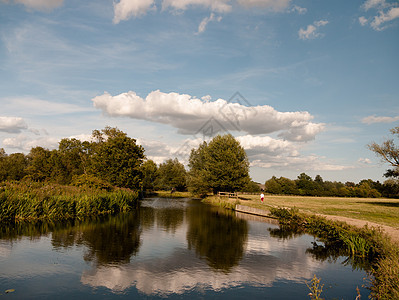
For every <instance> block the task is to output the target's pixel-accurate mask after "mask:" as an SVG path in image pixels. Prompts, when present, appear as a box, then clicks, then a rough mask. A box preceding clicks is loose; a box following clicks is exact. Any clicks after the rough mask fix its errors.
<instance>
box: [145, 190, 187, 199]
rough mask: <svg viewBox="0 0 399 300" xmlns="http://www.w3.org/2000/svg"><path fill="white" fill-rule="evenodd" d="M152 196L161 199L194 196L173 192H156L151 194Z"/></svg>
mask: <svg viewBox="0 0 399 300" xmlns="http://www.w3.org/2000/svg"><path fill="white" fill-rule="evenodd" d="M151 196H155V197H160V198H192V195H191V194H190V193H189V192H177V191H176V192H173V193H171V192H170V191H155V192H153V193H151Z"/></svg>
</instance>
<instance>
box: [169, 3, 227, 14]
mask: <svg viewBox="0 0 399 300" xmlns="http://www.w3.org/2000/svg"><path fill="white" fill-rule="evenodd" d="M230 2H231V0H163V2H162V8H163V9H166V8H169V7H172V8H173V9H175V10H186V9H188V8H189V7H191V6H199V7H203V8H208V9H210V10H211V11H214V12H219V13H226V12H230V11H231V5H230Z"/></svg>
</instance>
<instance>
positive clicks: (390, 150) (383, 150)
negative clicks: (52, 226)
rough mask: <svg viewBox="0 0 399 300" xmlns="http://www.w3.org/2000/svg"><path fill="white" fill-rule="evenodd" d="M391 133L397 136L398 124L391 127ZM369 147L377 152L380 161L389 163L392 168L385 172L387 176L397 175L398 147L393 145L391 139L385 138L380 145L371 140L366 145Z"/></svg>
mask: <svg viewBox="0 0 399 300" xmlns="http://www.w3.org/2000/svg"><path fill="white" fill-rule="evenodd" d="M391 133H392V134H393V135H397V136H398V137H399V126H398V127H395V128H393V129H391ZM368 147H369V149H370V150H371V151H373V152H374V153H375V154H377V155H378V156H379V157H380V158H381V159H382V161H384V162H387V163H389V164H390V165H391V166H392V167H394V169H390V170H388V171H387V173H385V176H387V177H399V148H398V147H397V146H396V145H395V142H394V140H393V139H389V140H386V141H385V142H383V143H382V144H381V145H379V144H377V143H375V142H373V143H371V144H369V145H368Z"/></svg>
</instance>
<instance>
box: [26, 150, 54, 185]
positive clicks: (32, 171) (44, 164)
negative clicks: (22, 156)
mask: <svg viewBox="0 0 399 300" xmlns="http://www.w3.org/2000/svg"><path fill="white" fill-rule="evenodd" d="M27 157H28V166H27V168H26V173H27V177H28V178H30V179H32V180H34V181H45V180H47V179H49V178H51V173H52V169H53V167H54V166H53V164H52V163H51V160H50V157H51V151H50V150H48V149H45V148H43V147H34V148H32V149H31V150H30V152H29V154H28V155H27Z"/></svg>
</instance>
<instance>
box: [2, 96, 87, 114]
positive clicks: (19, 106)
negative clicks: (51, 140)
mask: <svg viewBox="0 0 399 300" xmlns="http://www.w3.org/2000/svg"><path fill="white" fill-rule="evenodd" d="M2 109H4V110H10V111H11V110H12V111H18V112H19V113H24V114H30V115H58V114H69V113H78V112H88V111H92V108H90V107H89V108H87V107H82V106H79V105H75V104H70V103H65V102H53V101H48V100H42V99H38V98H32V97H20V98H3V99H2Z"/></svg>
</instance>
